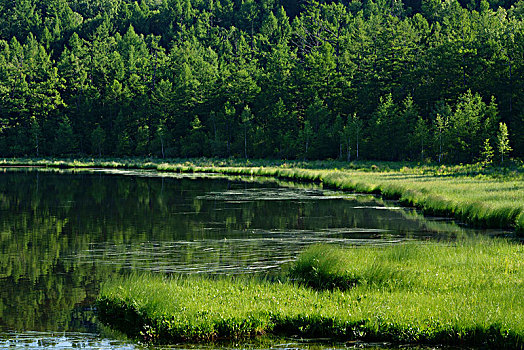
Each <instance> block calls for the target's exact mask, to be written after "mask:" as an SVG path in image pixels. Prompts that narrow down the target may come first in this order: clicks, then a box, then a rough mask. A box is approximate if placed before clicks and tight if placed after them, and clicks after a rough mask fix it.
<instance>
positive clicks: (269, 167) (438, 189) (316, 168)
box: [0, 159, 524, 233]
mask: <svg viewBox="0 0 524 350" xmlns="http://www.w3.org/2000/svg"><path fill="white" fill-rule="evenodd" d="M2 164H4V165H9V164H11V165H33V166H47V167H77V168H82V167H83V168H86V167H103V168H124V169H128V168H136V169H155V170H158V171H166V172H188V173H196V172H198V173H203V172H215V173H223V174H228V175H246V176H272V177H277V178H280V179H286V180H293V181H308V182H318V183H322V184H323V185H324V186H326V187H330V188H335V189H340V190H349V191H357V192H363V193H373V194H381V195H383V196H384V197H386V198H390V199H398V200H399V201H400V202H401V203H403V204H405V205H411V206H415V207H417V208H420V209H422V210H423V211H424V213H426V214H430V215H441V216H449V217H455V218H458V219H460V220H462V221H464V222H466V223H469V224H471V225H475V226H477V227H486V228H510V229H516V231H517V232H520V233H524V166H523V165H522V164H514V165H513V166H512V168H503V167H501V168H496V167H489V168H485V167H482V166H481V165H479V164H475V165H462V166H441V165H433V166H431V165H422V166H420V165H416V164H409V163H376V164H379V165H376V164H375V163H371V162H359V163H344V162H336V161H325V162H289V161H267V160H258V161H246V160H235V159H226V160H217V159H192V160H184V159H174V160H170V161H165V160H158V159H157V160H151V159H116V160H97V159H87V160H52V159H51V160H49V159H36V160H34V159H20V160H4V161H3V162H0V165H2Z"/></svg>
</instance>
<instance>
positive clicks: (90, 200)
mask: <svg viewBox="0 0 524 350" xmlns="http://www.w3.org/2000/svg"><path fill="white" fill-rule="evenodd" d="M283 185H284V186H283ZM464 233H468V232H467V231H466V230H465V229H463V228H461V227H459V226H457V225H455V224H453V223H451V222H448V221H445V220H437V219H434V220H428V219H424V218H422V217H421V216H420V215H419V214H417V213H416V212H415V211H413V210H412V209H405V208H399V207H397V206H395V204H394V203H383V202H382V201H380V200H377V199H375V198H373V197H370V196H362V195H351V194H343V193H338V192H333V191H325V190H322V189H321V188H319V187H316V186H312V185H299V184H290V183H286V184H282V183H278V182H275V181H267V180H266V181H265V182H260V180H257V181H255V180H253V179H244V181H241V180H240V179H234V178H224V177H218V176H214V177H213V176H209V177H196V176H181V175H165V174H164V175H162V174H158V173H154V172H147V171H125V172H124V171H120V172H119V171H96V170H93V171H81V172H76V173H73V172H70V171H60V172H58V171H37V170H35V169H10V170H7V169H0V348H7V347H9V348H24V349H37V348H47V349H72V348H85V349H108V348H111V349H137V348H140V347H139V346H138V345H134V344H133V343H131V342H129V341H125V340H117V339H116V338H115V335H113V334H111V333H110V331H108V330H107V329H105V328H104V327H101V326H100V325H99V324H98V323H97V321H96V313H95V310H94V309H93V302H94V300H95V298H96V295H97V293H98V289H99V286H100V284H101V283H102V282H103V281H104V280H106V279H109V278H111V277H112V276H115V275H117V274H125V273H129V272H130V271H136V270H142V271H154V272H158V273H193V274H194V273H198V274H246V273H250V274H251V273H254V274H273V273H278V271H280V269H281V268H282V266H283V265H284V266H285V265H286V264H289V262H291V261H293V260H294V259H295V257H296V256H297V254H298V252H300V251H302V250H303V249H304V248H305V247H306V246H308V245H310V244H314V243H319V242H331V243H336V244H345V245H361V244H395V243H397V242H400V241H402V240H406V239H410V240H413V239H416V240H427V239H446V238H448V237H452V236H455V235H457V234H464ZM353 345H354V344H333V345H326V344H324V345H318V344H316V343H311V344H310V343H304V342H300V341H295V340H286V341H282V340H273V341H270V342H269V343H267V342H265V343H264V342H262V343H260V342H258V341H255V342H254V343H246V344H228V345H223V344H222V345H220V346H219V345H209V346H207V348H208V349H211V348H224V347H226V348H228V349H232V348H233V349H240V348H260V349H263V348H270V347H271V348H275V349H298V348H300V349H321V348H322V349H323V348H345V347H347V346H353ZM357 345H358V346H360V345H359V344H357ZM373 346H374V345H368V347H370V348H372V347H373ZM201 347H202V346H201V345H196V346H195V347H191V346H188V345H186V346H184V347H182V348H201Z"/></svg>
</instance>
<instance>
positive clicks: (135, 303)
mask: <svg viewBox="0 0 524 350" xmlns="http://www.w3.org/2000/svg"><path fill="white" fill-rule="evenodd" d="M523 258H524V249H523V247H522V246H521V245H516V244H511V243H508V242H505V241H501V240H494V241H482V240H481V241H480V242H473V241H461V242H457V243H455V244H446V245H445V244H439V243H429V244H427V245H419V244H411V243H409V244H404V245H400V246H390V247H382V248H377V247H361V248H353V249H347V248H346V249H341V248H334V247H326V246H315V247H312V248H310V249H309V250H307V251H306V252H305V253H303V255H302V256H301V257H300V258H299V260H298V261H297V262H296V264H295V266H294V268H293V270H292V271H293V272H292V277H293V278H294V279H296V280H295V282H292V281H286V282H283V283H270V282H265V281H260V280H256V279H252V278H251V279H242V278H240V279H238V278H236V279H224V278H220V279H209V278H203V277H199V278H195V277H187V278H167V277H162V276H154V275H133V276H130V277H128V278H124V279H121V280H113V281H110V282H108V283H106V284H105V285H104V286H103V288H102V292H101V295H100V298H99V301H98V308H99V312H100V317H101V319H102V320H103V321H105V322H107V323H109V324H111V326H113V327H116V328H118V329H120V330H122V331H124V332H126V333H128V334H129V335H131V336H134V337H139V338H142V339H145V340H149V341H154V342H166V343H170V342H178V341H187V340H214V339H222V338H238V337H247V336H254V335H259V334H264V333H273V334H286V335H298V336H302V337H331V338H338V339H344V340H357V339H360V340H365V341H373V340H387V341H393V342H410V343H439V344H458V345H483V346H486V345H487V346H488V347H490V348H511V349H522V348H524V298H522V295H524V283H523V281H524V268H523V267H524V266H523V265H524V259H523ZM299 281H300V283H299ZM323 281H328V282H323ZM339 283H342V284H339ZM305 284H308V285H314V286H317V287H320V288H321V289H311V288H309V287H307V286H306V285H305ZM333 287H335V288H333ZM326 288H327V289H326Z"/></svg>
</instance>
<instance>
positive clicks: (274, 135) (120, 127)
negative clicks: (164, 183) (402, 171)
mask: <svg viewBox="0 0 524 350" xmlns="http://www.w3.org/2000/svg"><path fill="white" fill-rule="evenodd" d="M6 4H7V3H6ZM86 4H87V3H86V2H80V3H77V2H75V1H72V0H64V1H59V2H46V1H42V0H35V1H32V2H31V1H28V0H23V1H20V2H17V3H16V6H7V5H0V14H1V16H0V18H1V19H0V38H2V39H3V40H1V41H0V114H1V118H2V120H1V122H2V125H1V127H0V129H1V132H0V154H2V155H5V156H23V155H44V156H46V155H47V156H54V155H59V154H62V153H64V149H65V150H66V151H67V152H68V153H77V154H87V153H89V152H91V153H92V154H98V155H99V156H100V155H101V154H102V155H106V156H122V155H138V156H144V155H148V154H155V155H158V156H162V157H166V156H179V157H180V156H189V155H194V156H201V155H203V156H222V157H229V156H235V157H247V155H249V156H254V157H258V158H260V157H269V158H275V157H276V158H286V159H300V158H303V157H304V156H307V157H308V158H309V159H328V158H333V159H334V158H340V157H341V153H344V155H345V157H344V158H345V159H357V158H358V159H364V158H365V159H384V160H397V161H398V160H414V159H424V160H425V159H434V160H439V161H440V162H472V161H474V160H476V159H479V158H481V157H482V155H481V152H482V150H483V142H484V140H485V139H487V138H489V139H490V140H496V135H497V133H498V123H499V122H500V121H502V122H503V123H505V125H506V126H507V128H508V134H510V135H512V136H511V146H512V148H513V152H512V153H511V155H512V156H513V157H521V156H522V152H523V150H524V147H522V145H523V141H522V136H521V135H522V134H524V133H522V130H521V129H522V120H521V119H522V113H521V112H520V111H521V110H522V106H523V105H524V100H523V98H522V96H524V93H523V88H524V85H522V83H521V82H520V80H519V77H521V76H522V72H523V69H524V64H523V63H522V62H523V60H522V47H523V43H524V41H523V40H524V37H523V36H522V34H521V33H522V32H523V23H524V16H522V13H524V12H523V11H522V8H523V6H522V1H513V0H489V1H476V2H472V1H469V0H464V1H462V0H461V1H448V2H442V1H433V0H427V1H422V2H420V1H418V2H417V1H413V0H403V1H394V2H390V3H388V2H386V1H376V2H358V1H352V2H347V1H346V2H343V1H320V2H318V3H311V4H309V3H308V4H306V3H303V2H301V1H288V2H286V1H284V2H281V1H272V0H271V1H251V0H250V1H243V2H238V1H237V2H235V1H230V0H228V1H224V2H206V1H197V0H185V1H167V2H162V1H160V2H159V1H157V2H154V1H142V2H132V1H124V2H122V1H116V2H115V1H102V2H101V1H94V2H93V3H92V4H91V3H90V4H89V6H88V5H86ZM468 91H469V92H468ZM491 96H494V98H495V99H492V101H491V102H490V100H489V99H490V97H491ZM495 100H496V101H497V104H495V103H494V102H493V101H495ZM226 105H227V106H228V107H227V108H228V110H233V109H234V110H235V113H234V114H232V115H229V114H228V113H227V110H226V109H225V106H226ZM441 105H448V106H451V107H450V108H451V109H450V112H449V113H447V114H446V113H443V111H442V110H440V107H441ZM246 106H249V109H250V112H251V115H252V118H251V119H250V121H249V123H247V124H246V123H244V121H243V118H242V117H241V114H242V112H241V111H242V110H243V109H244V108H245V107H246ZM435 112H436V113H435ZM437 113H438V114H439V115H440V116H441V118H443V120H444V121H445V123H444V124H445V126H444V124H443V125H441V127H436V125H438V123H437V122H436V120H435V118H436V115H437ZM355 114H356V115H358V116H359V122H360V124H359V127H358V128H356V127H355V125H351V123H350V122H348V118H351V116H353V115H355ZM195 116H198V118H199V120H200V123H201V126H202V128H201V129H200V131H195V129H194V128H193V127H192V126H191V123H192V122H193V121H194V118H195ZM337 116H340V119H338V120H337ZM33 118H35V119H36V121H37V124H38V129H39V131H38V132H36V129H32V128H35V127H36V124H33V122H32V121H33ZM64 118H66V119H68V120H69V123H70V125H71V128H72V129H71V130H72V132H73V137H72V138H63V140H66V141H71V142H72V143H71V144H69V145H66V144H65V143H64V142H62V141H60V142H62V144H61V146H64V147H65V148H62V147H60V148H59V147H58V146H57V144H56V139H57V135H56V133H57V130H58V128H59V127H60V125H62V124H61V123H62V121H63V120H65V119H64ZM306 121H308V122H309V125H310V126H311V128H312V131H313V134H312V135H311V137H309V136H308V137H306V139H308V140H309V141H308V142H307V148H308V149H307V152H306V151H305V146H306V143H305V142H304V140H305V139H304V135H303V134H304V130H305V129H304V126H305V122H306ZM159 125H162V128H161V129H162V132H160V133H159V132H158V130H159ZM63 126H65V124H64V125H63ZM424 126H426V127H427V128H428V129H429V130H424ZM97 128H101V129H102V131H103V134H104V135H105V140H104V142H103V144H104V145H103V147H94V146H93V142H92V141H93V140H92V135H93V132H94V131H95V130H96V129H97ZM344 128H346V129H344ZM306 130H307V128H306ZM343 130H346V131H344V137H343V139H341V138H342V136H341V133H342V132H343ZM350 130H351V132H350ZM357 130H358V131H357ZM62 131H63V132H66V133H67V132H68V131H67V130H65V129H64V130H62ZM97 133H99V131H97ZM37 134H38V138H37V137H36V136H35V135H37ZM306 134H308V133H307V132H306ZM357 134H358V136H357ZM195 135H198V137H202V138H203V139H202V140H201V141H202V143H201V144H202V145H203V146H202V147H199V146H197V145H196V143H195V142H194V140H195V138H196V137H197V136H195ZM37 140H38V142H37ZM423 141H424V145H422V142H423ZM37 145H38V146H37ZM357 150H358V151H357ZM497 150H498V148H497ZM504 152H506V153H504V156H507V154H508V153H507V152H508V151H504ZM357 153H358V155H357ZM499 153H500V152H499ZM501 158H502V154H501Z"/></svg>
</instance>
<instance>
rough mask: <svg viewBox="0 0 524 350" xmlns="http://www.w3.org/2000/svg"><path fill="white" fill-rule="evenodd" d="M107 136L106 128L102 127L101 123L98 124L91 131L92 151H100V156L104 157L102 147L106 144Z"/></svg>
mask: <svg viewBox="0 0 524 350" xmlns="http://www.w3.org/2000/svg"><path fill="white" fill-rule="evenodd" d="M105 137H106V136H105V132H104V129H102V128H101V127H100V125H97V127H96V128H95V129H93V131H92V132H91V147H92V151H93V152H95V153H98V156H99V157H102V147H103V145H104V141H105Z"/></svg>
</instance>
